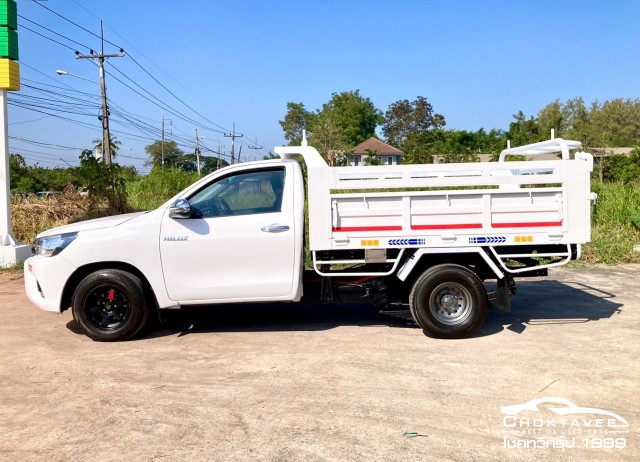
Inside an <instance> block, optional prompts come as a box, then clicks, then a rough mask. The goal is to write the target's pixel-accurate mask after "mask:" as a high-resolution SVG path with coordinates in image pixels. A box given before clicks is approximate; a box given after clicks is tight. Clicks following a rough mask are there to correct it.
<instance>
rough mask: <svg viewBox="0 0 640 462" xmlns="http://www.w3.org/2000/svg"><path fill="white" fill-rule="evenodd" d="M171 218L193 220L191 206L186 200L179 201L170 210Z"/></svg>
mask: <svg viewBox="0 0 640 462" xmlns="http://www.w3.org/2000/svg"><path fill="white" fill-rule="evenodd" d="M169 218H191V204H189V201H188V200H186V199H178V200H177V201H176V202H175V204H173V206H172V207H171V208H170V209H169Z"/></svg>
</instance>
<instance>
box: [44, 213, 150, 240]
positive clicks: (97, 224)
mask: <svg viewBox="0 0 640 462" xmlns="http://www.w3.org/2000/svg"><path fill="white" fill-rule="evenodd" d="M146 213H148V212H134V213H126V214H124V215H113V216H110V217H103V218H95V219H93V220H87V221H79V222H78V223H71V224H69V225H64V226H59V227H58V228H53V229H48V230H46V231H44V232H42V233H40V234H38V237H44V236H53V235H55V234H64V233H77V232H80V231H89V230H93V229H100V228H110V227H112V226H118V225H121V224H122V223H124V222H127V221H129V220H131V219H133V218H136V217H139V216H140V215H144V214H146Z"/></svg>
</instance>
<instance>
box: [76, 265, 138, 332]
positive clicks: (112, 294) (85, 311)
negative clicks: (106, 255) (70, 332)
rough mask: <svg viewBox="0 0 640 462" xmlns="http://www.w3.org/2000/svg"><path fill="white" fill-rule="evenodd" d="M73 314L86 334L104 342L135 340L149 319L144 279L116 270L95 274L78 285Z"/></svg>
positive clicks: (101, 271) (106, 270)
mask: <svg viewBox="0 0 640 462" xmlns="http://www.w3.org/2000/svg"><path fill="white" fill-rule="evenodd" d="M72 310H73V317H74V319H75V320H76V322H77V323H78V324H79V325H80V328H81V329H82V330H83V332H84V333H85V334H86V335H87V336H88V337H89V338H91V339H93V340H97V341H102V342H109V341H119V340H127V339H129V338H131V337H133V336H134V335H135V334H136V333H137V332H138V331H139V330H140V329H142V327H143V326H144V324H145V323H146V321H147V318H148V317H149V310H148V307H147V302H146V299H145V296H144V292H143V290H142V283H141V281H140V278H138V277H136V276H134V275H133V274H131V273H128V272H126V271H121V270H112V269H105V270H100V271H96V272H94V273H91V274H90V275H89V276H87V277H86V278H84V279H83V280H82V281H81V282H80V284H78V287H77V288H76V290H75V292H74V294H73V299H72Z"/></svg>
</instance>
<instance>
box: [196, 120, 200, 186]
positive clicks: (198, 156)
mask: <svg viewBox="0 0 640 462" xmlns="http://www.w3.org/2000/svg"><path fill="white" fill-rule="evenodd" d="M196 166H197V167H198V176H200V140H199V139H198V129H197V128H196Z"/></svg>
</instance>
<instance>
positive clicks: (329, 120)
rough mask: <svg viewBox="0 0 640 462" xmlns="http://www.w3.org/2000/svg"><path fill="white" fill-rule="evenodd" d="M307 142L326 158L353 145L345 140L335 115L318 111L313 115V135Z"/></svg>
mask: <svg viewBox="0 0 640 462" xmlns="http://www.w3.org/2000/svg"><path fill="white" fill-rule="evenodd" d="M309 144H310V145H311V146H313V147H315V148H316V149H317V150H318V152H319V153H320V155H321V156H322V157H324V158H325V159H326V160H329V159H331V157H332V156H333V155H334V154H336V153H340V152H343V151H347V150H349V149H351V148H352V147H353V146H351V144H350V143H349V141H347V139H346V135H345V132H344V130H343V128H342V127H341V126H340V125H339V123H338V121H337V116H336V114H334V113H331V112H324V113H319V114H318V115H317V117H314V122H313V136H312V137H311V139H310V141H309Z"/></svg>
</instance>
